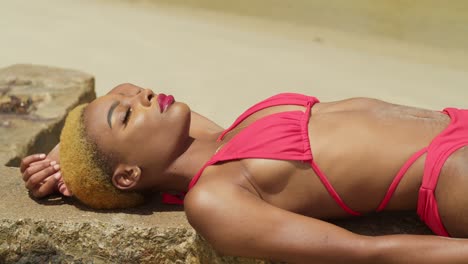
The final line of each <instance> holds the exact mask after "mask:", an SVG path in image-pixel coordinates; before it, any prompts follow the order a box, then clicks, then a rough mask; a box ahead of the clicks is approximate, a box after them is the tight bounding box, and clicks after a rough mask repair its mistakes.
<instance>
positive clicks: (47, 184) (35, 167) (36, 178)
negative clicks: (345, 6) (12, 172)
mask: <svg viewBox="0 0 468 264" xmlns="http://www.w3.org/2000/svg"><path fill="white" fill-rule="evenodd" d="M20 171H21V173H22V175H23V181H24V182H25V186H26V188H27V189H28V190H30V191H31V194H32V195H33V196H34V197H37V198H42V197H45V196H47V195H50V194H52V193H54V192H57V191H58V192H60V193H61V194H63V195H65V196H71V195H72V194H71V192H70V190H68V188H67V187H66V185H65V184H64V182H63V179H62V175H61V172H60V165H59V164H58V163H57V161H54V160H51V159H50V158H48V157H47V156H46V155H45V154H33V155H30V156H27V157H25V158H23V159H22V160H21V166H20Z"/></svg>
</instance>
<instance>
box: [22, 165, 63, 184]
mask: <svg viewBox="0 0 468 264" xmlns="http://www.w3.org/2000/svg"><path fill="white" fill-rule="evenodd" d="M58 170H60V166H59V165H58V164H55V165H53V166H49V167H47V168H45V169H43V170H41V171H39V172H37V173H35V174H34V175H32V176H31V177H29V179H28V180H27V181H26V188H27V189H28V190H33V189H34V188H35V187H36V186H37V185H38V184H39V183H41V182H42V181H44V180H45V179H46V178H48V177H50V176H51V175H52V174H54V173H56V172H57V171H58Z"/></svg>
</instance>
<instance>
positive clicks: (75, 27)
mask: <svg viewBox="0 0 468 264" xmlns="http://www.w3.org/2000/svg"><path fill="white" fill-rule="evenodd" d="M14 63H34V64H46V65H53V66H59V67H66V68H74V69H79V70H82V71H85V72H88V73H92V74H94V75H95V76H96V80H97V92H98V94H99V95H102V94H104V93H105V92H106V91H108V90H109V89H111V88H112V87H113V86H115V85H116V84H119V83H122V82H133V83H135V84H139V85H141V86H145V87H151V88H153V89H154V90H155V91H161V92H164V93H169V94H174V95H175V97H176V99H177V100H180V101H185V102H188V103H189V105H191V107H192V108H193V109H194V110H196V111H198V112H200V113H203V114H206V115H207V116H209V117H211V118H213V119H214V120H215V121H217V122H219V123H220V124H222V125H223V126H227V125H228V124H229V123H230V122H231V121H232V120H233V119H234V118H235V117H236V116H237V115H238V114H239V113H240V112H241V111H242V110H243V109H245V108H246V107H247V106H249V105H251V104H252V103H254V102H257V101H258V100H260V99H262V98H264V97H266V96H269V95H272V94H274V93H277V92H282V91H289V92H303V93H308V94H311V95H316V96H318V97H319V98H321V99H322V100H331V99H339V98H345V97H350V96H370V97H378V98H382V99H386V100H390V101H393V102H397V103H404V104H411V105H416V106H424V107H430V108H434V109H440V108H442V107H445V106H457V107H468V102H466V101H467V99H468V55H466V54H465V53H463V52H462V51H460V50H448V49H445V50H444V49H437V48H431V47H425V46H422V45H421V44H417V43H405V42H399V41H396V40H390V39H384V38H383V37H379V38H377V37H373V36H367V35H365V34H360V35H357V34H356V33H353V34H351V33H347V32H339V31H336V32H335V31H332V30H330V29H325V28H320V27H312V26H310V25H308V26H306V25H302V26H300V25H292V24H291V25H290V24H287V23H285V22H284V21H283V22H279V21H273V20H267V19H261V18H249V17H242V16H237V15H233V14H230V15H228V14H223V13H220V12H213V11H207V10H198V9H188V8H187V9H184V8H172V7H167V6H161V5H155V4H151V3H139V4H136V3H132V2H126V1H105V0H96V1H91V0H82V1H72V0H35V1H26V0H15V1H7V0H0V67H4V66H8V65H10V64H14Z"/></svg>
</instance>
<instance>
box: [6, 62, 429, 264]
mask: <svg viewBox="0 0 468 264" xmlns="http://www.w3.org/2000/svg"><path fill="white" fill-rule="evenodd" d="M11 95H15V96H17V97H18V98H19V99H18V100H19V101H18V100H17V99H13V100H12V98H11V97H10V96H11ZM0 96H2V98H3V99H2V100H0V105H1V104H2V102H3V103H4V106H5V107H4V109H7V110H8V109H10V110H9V111H11V113H4V112H2V113H0V118H1V119H0V133H1V139H0V178H1V180H0V263H269V262H264V261H261V260H253V259H245V258H236V257H223V256H220V255H219V254H217V253H216V252H215V251H214V250H213V249H212V248H211V247H210V245H208V244H207V243H206V242H205V241H204V240H203V239H202V238H201V237H200V236H198V235H197V234H196V232H195V231H194V230H193V229H192V228H191V227H190V225H189V224H188V222H187V220H186V218H185V215H184V213H183V208H182V207H177V206H167V205H163V204H161V203H160V201H159V200H160V199H159V196H157V195H156V196H155V197H153V198H152V199H151V200H150V202H149V203H147V204H146V205H144V206H141V207H139V208H135V209H131V210H120V211H94V210H89V209H87V208H84V207H82V206H81V205H80V204H79V203H77V202H76V201H74V200H73V199H72V198H63V197H49V198H48V199H43V200H36V199H33V198H32V197H30V196H29V195H28V192H27V190H26V189H25V188H24V183H23V181H22V180H21V176H20V173H19V171H18V169H17V168H13V167H7V166H3V164H8V165H9V166H11V165H15V164H18V161H19V158H20V157H23V156H24V155H25V154H27V153H33V152H38V151H48V150H49V149H50V148H51V147H52V146H53V145H54V144H55V143H56V142H57V140H58V134H59V131H60V129H61V126H62V124H63V119H64V117H65V115H66V112H67V111H68V110H70V109H71V108H73V107H74V106H75V105H77V104H79V103H82V102H86V101H90V100H92V99H93V98H94V97H95V95H94V81H93V78H92V76H90V75H87V74H84V73H80V72H76V71H71V70H63V69H57V68H50V67H44V66H32V65H15V66H12V67H8V68H6V69H0ZM29 97H30V98H31V100H32V102H30V101H29V103H31V104H32V105H27V104H28V98H29ZM22 103H23V105H22ZM12 106H14V107H13V108H12ZM15 107H16V108H15ZM15 109H16V110H15ZM15 111H16V112H15ZM18 111H19V112H18ZM13 112H15V114H14V113H13ZM335 223H336V224H338V225H341V226H343V227H345V228H348V229H350V230H352V231H354V232H357V233H361V234H366V235H379V234H394V233H419V234H420V233H425V234H429V233H430V231H429V230H428V229H427V228H426V227H425V226H424V225H423V224H421V223H420V222H419V220H418V219H417V217H416V216H415V214H414V213H399V214H383V215H382V214H381V215H374V216H370V217H363V218H356V219H352V220H346V221H335Z"/></svg>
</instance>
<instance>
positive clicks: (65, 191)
mask: <svg viewBox="0 0 468 264" xmlns="http://www.w3.org/2000/svg"><path fill="white" fill-rule="evenodd" d="M55 175H58V179H57V180H58V183H57V188H58V190H59V192H60V193H61V194H63V195H64V196H72V192H71V191H70V189H68V187H67V185H65V183H64V182H63V179H62V174H61V173H60V172H57V173H56V174H55Z"/></svg>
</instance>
